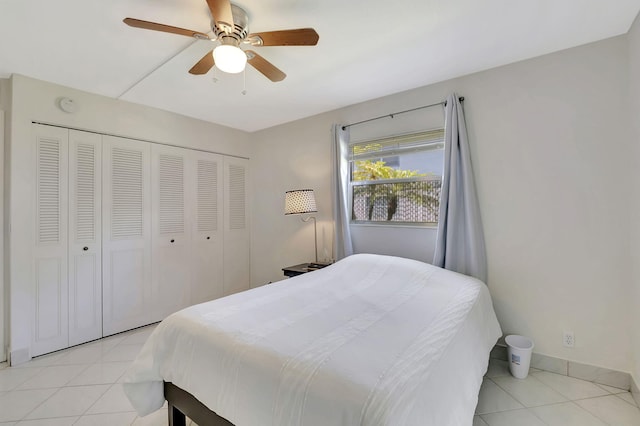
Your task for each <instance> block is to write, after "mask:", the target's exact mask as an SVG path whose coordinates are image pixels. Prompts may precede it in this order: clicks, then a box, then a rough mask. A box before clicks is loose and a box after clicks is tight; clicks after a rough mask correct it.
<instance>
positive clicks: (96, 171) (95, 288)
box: [69, 130, 102, 346]
mask: <svg viewBox="0 0 640 426" xmlns="http://www.w3.org/2000/svg"><path fill="white" fill-rule="evenodd" d="M101 141H102V136H101V135H98V134H95V133H87V132H79V131H75V130H71V131H70V132H69V231H70V233H69V238H70V241H69V346H73V345H77V344H80V343H84V342H88V341H90V340H94V339H99V338H100V337H102V242H101V235H102V229H101V221H100V217H101V214H102V211H101V197H102V194H101V179H102V174H101V168H102V167H101V166H102V162H101V161H102V160H101V157H102V145H101Z"/></svg>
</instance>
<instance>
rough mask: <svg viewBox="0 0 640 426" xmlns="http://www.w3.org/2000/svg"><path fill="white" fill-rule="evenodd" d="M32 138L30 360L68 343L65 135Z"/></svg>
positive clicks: (39, 131)
mask: <svg viewBox="0 0 640 426" xmlns="http://www.w3.org/2000/svg"><path fill="white" fill-rule="evenodd" d="M33 132H34V139H35V150H34V152H35V161H34V162H35V182H34V185H35V199H34V206H35V232H34V236H35V241H34V245H33V274H32V277H33V287H32V288H33V295H34V296H33V297H34V299H35V312H34V313H35V316H34V318H33V328H32V342H31V343H32V345H31V356H37V355H42V354H44V353H47V352H53V351H55V350H58V349H62V348H66V347H67V346H68V344H69V327H68V316H67V315H68V280H67V264H68V261H67V209H68V192H67V185H68V174H67V172H68V164H67V161H68V153H67V150H68V144H69V142H68V138H69V132H68V130H66V129H61V128H58V127H52V126H42V125H37V124H34V125H33Z"/></svg>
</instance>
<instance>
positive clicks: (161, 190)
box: [151, 144, 191, 321]
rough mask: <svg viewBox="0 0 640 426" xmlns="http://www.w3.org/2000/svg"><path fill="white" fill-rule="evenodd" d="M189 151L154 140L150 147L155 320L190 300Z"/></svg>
mask: <svg viewBox="0 0 640 426" xmlns="http://www.w3.org/2000/svg"><path fill="white" fill-rule="evenodd" d="M188 155H189V151H188V150H185V149H181V148H175V147H169V146H163V145H155V144H154V145H153V146H152V148H151V182H152V187H153V189H152V203H153V207H152V219H151V226H152V235H153V236H152V244H153V254H152V265H153V266H152V288H153V299H152V300H153V306H154V310H155V315H156V317H155V319H156V320H158V321H159V320H162V319H164V318H165V317H166V316H168V315H170V314H172V313H173V312H176V311H178V310H180V309H182V308H184V307H186V306H189V304H190V303H189V302H190V292H191V265H190V264H189V260H190V258H191V242H190V235H189V227H188V224H187V217H186V216H187V215H186V206H187V193H188V189H187V184H186V180H187V178H186V169H187V157H188Z"/></svg>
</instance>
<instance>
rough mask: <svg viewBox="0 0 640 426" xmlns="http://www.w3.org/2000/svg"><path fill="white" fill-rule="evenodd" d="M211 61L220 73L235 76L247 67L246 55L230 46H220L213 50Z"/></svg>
mask: <svg viewBox="0 0 640 426" xmlns="http://www.w3.org/2000/svg"><path fill="white" fill-rule="evenodd" d="M213 60H214V62H215V64H216V66H217V67H218V68H219V69H220V71H223V72H227V73H230V74H237V73H239V72H242V71H244V68H245V66H246V65H247V54H246V53H244V51H243V50H242V49H240V48H239V47H237V46H233V45H231V44H221V45H220V46H218V47H216V48H215V49H213Z"/></svg>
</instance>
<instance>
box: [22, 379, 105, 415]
mask: <svg viewBox="0 0 640 426" xmlns="http://www.w3.org/2000/svg"><path fill="white" fill-rule="evenodd" d="M108 388H109V386H108V385H93V386H72V387H66V388H61V389H60V390H58V391H57V392H56V393H55V394H54V395H53V396H52V397H51V398H49V399H48V400H46V401H45V402H44V403H43V404H42V405H40V406H39V407H38V408H36V409H35V410H33V411H32V412H31V413H29V415H28V416H27V417H26V418H27V419H46V418H52V417H65V416H79V415H82V414H84V412H85V411H87V408H89V407H90V406H91V405H92V404H93V403H94V402H96V401H97V400H98V398H100V396H102V394H104V393H105V392H106V391H107V389H108Z"/></svg>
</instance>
